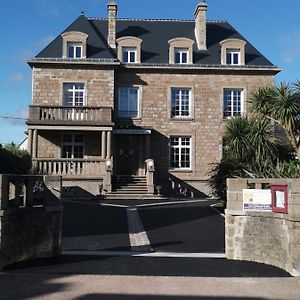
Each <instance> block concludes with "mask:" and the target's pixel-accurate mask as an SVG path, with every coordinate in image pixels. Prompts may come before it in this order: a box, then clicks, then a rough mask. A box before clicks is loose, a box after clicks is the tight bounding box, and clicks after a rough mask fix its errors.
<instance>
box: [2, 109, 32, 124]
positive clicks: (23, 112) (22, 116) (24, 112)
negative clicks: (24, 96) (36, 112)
mask: <svg viewBox="0 0 300 300" xmlns="http://www.w3.org/2000/svg"><path fill="white" fill-rule="evenodd" d="M28 116H29V111H28V107H24V106H22V107H19V108H18V109H17V110H16V111H15V112H14V113H7V114H5V115H4V116H2V119H4V120H5V121H7V122H8V123H10V124H13V125H24V124H25V121H26V120H27V119H28Z"/></svg>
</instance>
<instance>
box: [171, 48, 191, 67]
mask: <svg viewBox="0 0 300 300" xmlns="http://www.w3.org/2000/svg"><path fill="white" fill-rule="evenodd" d="M189 52H190V50H189V49H188V48H174V63H175V64H181V65H187V64H188V63H189ZM177 54H179V61H176V57H177ZM183 54H186V62H183Z"/></svg>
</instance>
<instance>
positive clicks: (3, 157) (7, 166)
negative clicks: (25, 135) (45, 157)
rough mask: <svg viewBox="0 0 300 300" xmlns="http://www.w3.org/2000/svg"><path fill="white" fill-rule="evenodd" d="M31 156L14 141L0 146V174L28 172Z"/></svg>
mask: <svg viewBox="0 0 300 300" xmlns="http://www.w3.org/2000/svg"><path fill="white" fill-rule="evenodd" d="M30 168H31V157H30V155H29V153H28V152H27V151H24V150H20V149H19V148H18V147H17V146H16V145H15V144H14V143H11V144H9V145H6V146H4V148H2V147H1V148H0V174H28V172H29V170H30Z"/></svg>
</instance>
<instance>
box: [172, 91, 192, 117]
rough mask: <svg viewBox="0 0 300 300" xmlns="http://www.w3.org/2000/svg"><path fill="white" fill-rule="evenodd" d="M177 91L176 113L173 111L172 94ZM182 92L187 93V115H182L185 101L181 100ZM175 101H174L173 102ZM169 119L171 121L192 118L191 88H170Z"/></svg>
mask: <svg viewBox="0 0 300 300" xmlns="http://www.w3.org/2000/svg"><path fill="white" fill-rule="evenodd" d="M174 91H179V99H178V100H179V105H178V106H179V110H178V112H177V111H176V110H175V112H174V111H173V103H174V101H173V100H174V99H173V92H174ZM183 91H188V102H189V104H188V115H185V114H184V112H185V111H184V110H183V106H184V105H183V104H184V101H185V99H183ZM175 101H176V100H175ZM171 118H172V119H191V118H192V89H191V88H180V87H172V88H171Z"/></svg>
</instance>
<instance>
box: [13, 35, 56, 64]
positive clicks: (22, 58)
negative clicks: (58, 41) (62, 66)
mask: <svg viewBox="0 0 300 300" xmlns="http://www.w3.org/2000/svg"><path fill="white" fill-rule="evenodd" d="M54 38H55V37H54V36H52V35H48V36H44V37H42V38H40V39H39V40H36V41H33V42H31V43H29V44H28V45H27V47H26V48H23V49H20V50H18V51H17V52H15V53H13V55H12V59H13V61H14V62H15V63H17V64H22V65H24V63H25V62H26V61H27V60H28V59H30V58H32V57H34V56H35V55H36V54H37V53H38V52H40V51H41V50H42V49H43V48H44V47H46V46H47V45H48V44H49V43H50V42H51V41H52V40H54Z"/></svg>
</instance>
